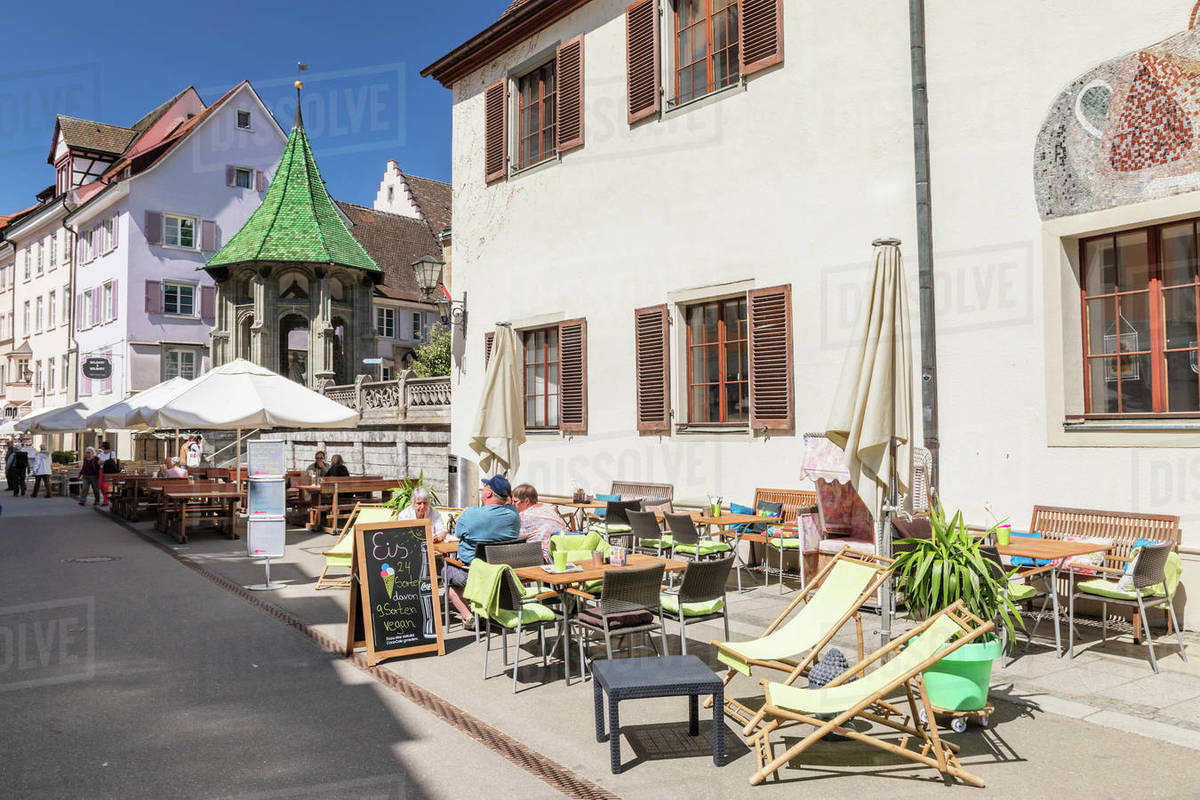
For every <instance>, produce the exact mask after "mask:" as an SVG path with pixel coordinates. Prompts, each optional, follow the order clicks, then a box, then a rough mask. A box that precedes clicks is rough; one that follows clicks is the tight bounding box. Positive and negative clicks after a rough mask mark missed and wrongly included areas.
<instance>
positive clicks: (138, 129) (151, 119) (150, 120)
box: [131, 86, 192, 136]
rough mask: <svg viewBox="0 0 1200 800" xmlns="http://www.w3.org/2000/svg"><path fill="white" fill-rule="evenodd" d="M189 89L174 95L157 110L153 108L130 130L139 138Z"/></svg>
mask: <svg viewBox="0 0 1200 800" xmlns="http://www.w3.org/2000/svg"><path fill="white" fill-rule="evenodd" d="M191 88H192V87H191V86H189V87H187V89H184V90H183V91H182V92H180V93H179V94H177V95H175V96H174V97H172V98H171V99H170V100H168V101H167V102H165V103H163V104H162V105H160V106H159V107H158V108H155V109H153V110H152V111H150V113H148V114H146V116H144V117H142V118H141V119H139V120H138V121H137V122H135V123H133V125H132V126H131V130H132V131H133V132H134V133H135V134H136V135H138V136H141V135H142V134H143V133H145V132H146V131H148V130H150V128H151V126H153V125H154V123H156V122H158V121H159V120H160V119H161V118H162V115H163V114H165V113H167V109H169V108H170V107H171V106H173V105H174V104H175V102H176V101H177V100H179V98H181V97H183V96H184V95H185V94H186V93H187V91H188V89H191Z"/></svg>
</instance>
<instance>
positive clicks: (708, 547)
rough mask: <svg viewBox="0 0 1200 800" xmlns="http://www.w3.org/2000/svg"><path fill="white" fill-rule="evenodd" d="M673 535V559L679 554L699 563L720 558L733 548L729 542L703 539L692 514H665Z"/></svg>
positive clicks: (664, 517)
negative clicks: (705, 559)
mask: <svg viewBox="0 0 1200 800" xmlns="http://www.w3.org/2000/svg"><path fill="white" fill-rule="evenodd" d="M663 519H665V520H666V521H667V530H668V531H670V534H671V557H672V558H674V557H675V555H676V554H677V553H682V554H683V555H685V556H688V557H689V558H691V559H692V560H693V561H699V560H700V559H702V558H707V557H709V556H712V557H716V558H720V557H721V556H723V555H724V554H725V553H728V552H730V551H731V550H732V549H733V548H732V547H731V546H730V545H729V543H728V542H725V541H722V540H720V539H718V540H713V539H709V538H708V537H701V536H700V533H699V532H698V531H697V530H696V523H695V521H693V520H692V517H691V515H690V514H663Z"/></svg>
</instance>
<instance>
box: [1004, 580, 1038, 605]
mask: <svg viewBox="0 0 1200 800" xmlns="http://www.w3.org/2000/svg"><path fill="white" fill-rule="evenodd" d="M1036 596H1037V589H1035V588H1034V587H1032V586H1030V585H1029V584H1028V583H1010V584H1009V585H1008V599H1009V600H1012V601H1013V602H1014V603H1020V602H1021V601H1022V600H1028V599H1029V598H1031V597H1036Z"/></svg>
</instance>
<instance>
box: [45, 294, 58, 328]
mask: <svg viewBox="0 0 1200 800" xmlns="http://www.w3.org/2000/svg"><path fill="white" fill-rule="evenodd" d="M57 314H58V292H57V291H55V290H51V291H50V294H48V295H47V296H46V327H47V328H53V327H54V326H55V325H57V324H58V321H57V319H56V316H57Z"/></svg>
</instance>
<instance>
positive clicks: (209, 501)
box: [163, 487, 242, 544]
mask: <svg viewBox="0 0 1200 800" xmlns="http://www.w3.org/2000/svg"><path fill="white" fill-rule="evenodd" d="M163 497H164V498H165V499H166V500H167V501H168V502H169V503H170V504H171V505H170V507H169V508H168V511H167V514H168V523H167V527H168V530H169V529H170V527H171V523H172V522H173V520H170V519H169V517H170V516H171V515H172V514H173V513H175V512H177V513H178V521H177V524H178V528H177V529H176V533H175V540H176V541H177V542H179V543H180V544H183V543H184V542H186V541H187V525H188V507H189V506H191V505H195V504H202V507H203V510H204V511H206V512H212V511H216V512H217V514H215V515H213V514H211V513H205V514H200V515H198V516H196V517H194V518H193V520H192V521H193V522H200V521H204V522H216V524H217V528H218V529H219V530H221V531H222V532H223V533H224V534H225V536H226V538H228V539H236V538H238V536H237V531H236V530H235V529H234V520H235V518H236V516H237V504H238V501H239V500H241V499H242V493H241V492H240V491H238V489H237V488H235V487H230V488H228V489H185V488H183V487H179V488H175V487H171V488H168V489H163ZM222 523H224V524H222Z"/></svg>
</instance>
